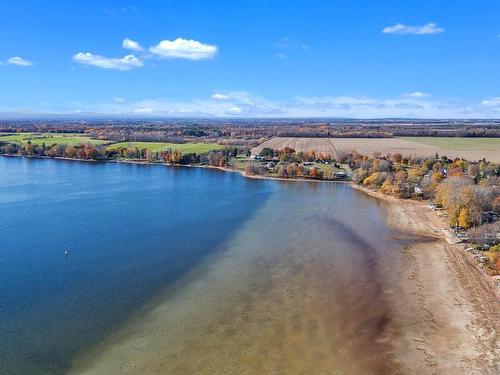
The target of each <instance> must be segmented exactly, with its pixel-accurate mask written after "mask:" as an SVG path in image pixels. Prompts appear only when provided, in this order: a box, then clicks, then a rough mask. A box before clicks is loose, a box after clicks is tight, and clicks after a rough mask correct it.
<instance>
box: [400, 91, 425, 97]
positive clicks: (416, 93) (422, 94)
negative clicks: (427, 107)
mask: <svg viewBox="0 0 500 375" xmlns="http://www.w3.org/2000/svg"><path fill="white" fill-rule="evenodd" d="M403 96H406V97H407V98H426V97H428V96H431V94H428V93H426V92H421V91H413V92H406V93H404V94H403Z"/></svg>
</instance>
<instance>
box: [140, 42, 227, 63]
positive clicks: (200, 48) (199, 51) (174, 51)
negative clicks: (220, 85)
mask: <svg viewBox="0 0 500 375" xmlns="http://www.w3.org/2000/svg"><path fill="white" fill-rule="evenodd" d="M149 51H150V52H152V53H154V54H155V55H157V56H159V57H163V58H172V59H188V60H202V59H208V58H212V57H214V56H215V54H216V53H217V46H214V45H210V44H203V43H200V42H198V41H197V40H192V39H190V40H187V39H183V38H177V39H175V40H174V41H170V40H162V41H161V42H160V43H158V44H157V45H156V46H152V47H150V48H149Z"/></svg>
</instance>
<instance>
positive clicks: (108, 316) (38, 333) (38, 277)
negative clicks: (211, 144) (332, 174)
mask: <svg viewBox="0 0 500 375" xmlns="http://www.w3.org/2000/svg"><path fill="white" fill-rule="evenodd" d="M0 218H1V225H0V239H1V245H0V271H1V272H0V342H1V350H0V368H1V369H2V373H5V374H57V373H65V372H68V371H71V372H75V373H80V372H88V373H110V372H116V371H118V370H119V369H122V368H123V367H124V366H129V367H130V366H132V367H130V368H131V369H132V370H133V369H134V368H135V367H133V366H136V368H137V369H141V370H140V371H139V370H137V371H138V372H137V373H162V372H163V373H193V372H197V371H200V372H205V373H290V372H294V373H300V371H303V372H304V373H311V372H310V371H311V370H314V373H323V372H324V373H333V371H339V372H337V373H338V374H341V373H342V374H344V373H359V372H360V371H370V372H371V373H384V372H386V371H389V370H391V368H393V367H392V366H393V358H392V349H391V347H390V340H388V338H389V337H390V335H391V334H392V331H391V330H392V329H393V327H392V326H391V320H392V314H393V312H392V311H391V304H390V303H389V298H388V295H389V294H390V293H394V290H395V288H396V287H395V286H394V284H395V283H394V282H393V281H394V279H393V278H395V277H396V275H394V272H392V270H394V269H397V267H398V263H399V262H400V261H401V255H400V254H401V251H400V250H401V248H402V247H403V246H404V241H403V240H401V239H400V238H398V236H397V233H395V232H394V231H393V230H392V229H391V228H389V227H388V226H387V225H386V220H385V218H386V212H385V207H384V205H383V204H382V203H380V202H378V201H376V200H374V199H373V198H370V197H368V196H365V195H364V194H362V193H360V192H357V191H355V190H354V189H352V188H351V187H350V186H349V185H346V184H335V183H303V182H278V181H269V180H254V179H247V178H244V177H242V176H241V175H239V174H237V173H226V172H221V171H217V170H208V169H198V168H172V167H165V166H147V165H133V164H118V163H83V162H71V161H61V160H42V159H26V158H7V157H0ZM66 252H67V253H66ZM396 289H397V288H396ZM139 337H140V340H139V341H138V338H139ZM111 349H112V350H111ZM108 350H110V351H109V352H108ZM103 353H104V354H103ZM106 353H107V354H106ZM360 353H363V354H362V356H361V358H360ZM131 359H132V360H131ZM131 363H133V364H131ZM141 371H142V372H141Z"/></svg>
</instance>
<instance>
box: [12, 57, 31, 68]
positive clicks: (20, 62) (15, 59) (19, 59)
mask: <svg viewBox="0 0 500 375" xmlns="http://www.w3.org/2000/svg"><path fill="white" fill-rule="evenodd" d="M7 64H11V65H17V66H32V65H33V62H32V61H30V60H26V59H23V58H22V57H19V56H14V57H11V58H9V59H8V60H7Z"/></svg>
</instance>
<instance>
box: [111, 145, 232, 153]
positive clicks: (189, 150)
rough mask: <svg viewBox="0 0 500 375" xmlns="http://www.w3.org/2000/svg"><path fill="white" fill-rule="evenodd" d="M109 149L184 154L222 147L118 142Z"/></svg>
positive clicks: (221, 147) (220, 147)
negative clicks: (178, 152) (171, 151)
mask: <svg viewBox="0 0 500 375" xmlns="http://www.w3.org/2000/svg"><path fill="white" fill-rule="evenodd" d="M108 148H110V149H118V148H138V149H143V148H145V149H148V150H150V151H152V152H157V151H158V152H159V151H166V150H169V149H171V150H178V151H180V152H182V153H184V154H190V153H196V154H199V153H204V152H208V151H212V150H221V149H223V148H224V146H221V145H217V144H214V143H163V142H120V143H114V144H112V145H110V146H109V147H108Z"/></svg>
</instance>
